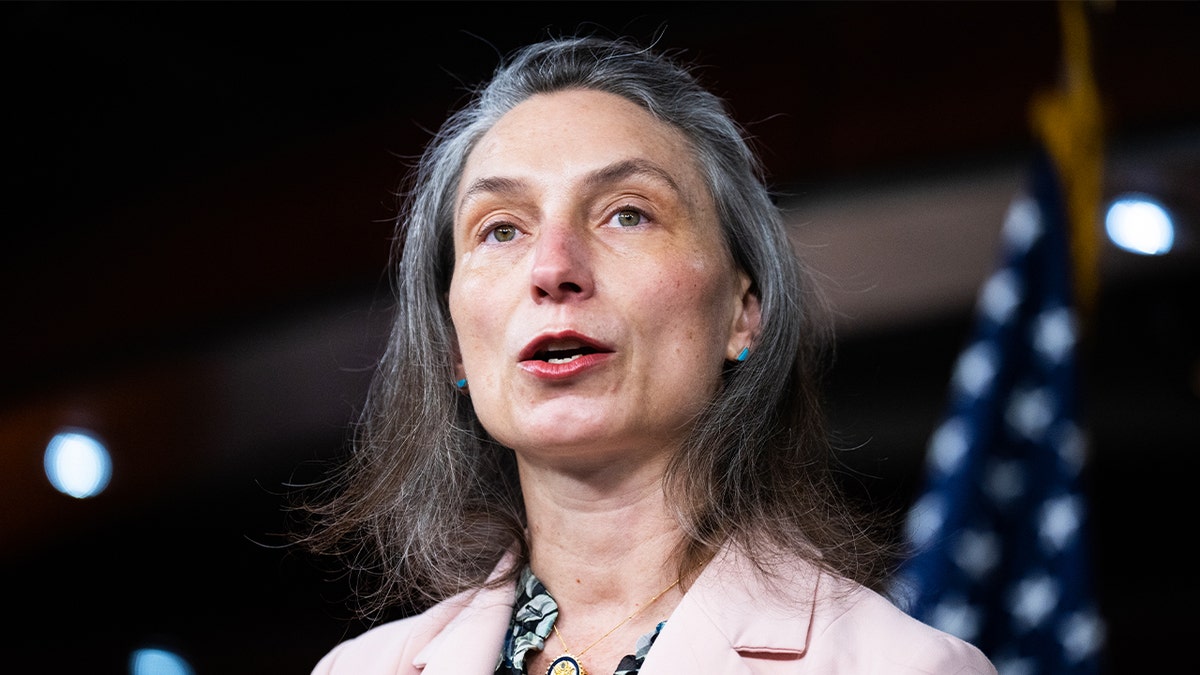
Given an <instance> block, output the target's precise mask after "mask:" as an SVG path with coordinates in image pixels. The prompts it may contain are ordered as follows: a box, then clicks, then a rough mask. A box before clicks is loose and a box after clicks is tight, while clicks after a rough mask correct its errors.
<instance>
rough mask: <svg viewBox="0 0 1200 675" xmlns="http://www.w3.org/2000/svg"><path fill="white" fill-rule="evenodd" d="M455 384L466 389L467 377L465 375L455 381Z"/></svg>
mask: <svg viewBox="0 0 1200 675" xmlns="http://www.w3.org/2000/svg"><path fill="white" fill-rule="evenodd" d="M454 386H455V387H458V388H459V389H466V388H467V378H465V377H464V378H463V379H461V380H459V381H457V382H455V383H454Z"/></svg>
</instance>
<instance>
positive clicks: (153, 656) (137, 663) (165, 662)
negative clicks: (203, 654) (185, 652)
mask: <svg viewBox="0 0 1200 675" xmlns="http://www.w3.org/2000/svg"><path fill="white" fill-rule="evenodd" d="M195 672H196V671H194V670H192V667H191V666H190V665H188V662H187V661H185V660H184V658H183V657H182V656H180V655H178V654H176V653H174V652H170V651H167V650H165V649H139V650H137V651H136V652H134V653H133V658H131V659H130V663H129V673H130V675H195Z"/></svg>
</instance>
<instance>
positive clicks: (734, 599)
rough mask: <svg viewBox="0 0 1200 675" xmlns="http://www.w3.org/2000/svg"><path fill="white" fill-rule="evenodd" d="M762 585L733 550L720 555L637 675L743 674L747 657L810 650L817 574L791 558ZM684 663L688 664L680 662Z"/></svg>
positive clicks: (799, 653)
mask: <svg viewBox="0 0 1200 675" xmlns="http://www.w3.org/2000/svg"><path fill="white" fill-rule="evenodd" d="M770 572H771V575H772V576H771V577H770V578H766V577H765V575H763V574H762V573H760V572H759V571H758V569H757V568H756V566H755V564H754V563H753V562H752V561H750V559H749V558H747V557H746V556H745V555H743V554H742V553H741V552H739V551H737V550H736V549H734V548H725V549H723V550H722V551H720V552H719V553H718V554H717V556H716V557H715V558H714V559H713V561H712V562H710V563H709V564H708V566H707V567H705V569H704V571H703V572H701V573H700V576H699V577H698V578H697V579H696V581H695V583H694V584H693V585H692V587H691V588H689V589H688V591H687V593H686V594H684V596H683V600H681V601H680V603H679V605H678V606H677V607H676V608H675V611H674V612H673V613H672V614H671V617H670V618H669V619H668V620H667V625H666V626H665V627H664V628H663V631H662V633H660V634H659V636H658V639H657V640H656V641H655V644H654V649H652V650H650V653H649V654H648V655H647V657H646V661H645V662H644V663H643V664H642V670H641V671H640V672H641V675H659V674H669V673H677V672H680V670H681V668H682V669H683V670H687V665H688V663H701V664H706V665H707V666H709V667H712V668H713V670H712V672H721V673H740V672H748V671H749V669H750V668H751V665H750V663H749V662H748V661H747V660H746V657H751V658H752V657H755V656H758V657H760V658H768V659H770V658H773V657H774V658H779V657H785V658H788V657H790V658H796V657H800V656H802V655H803V654H804V652H805V651H807V649H808V641H809V633H810V626H811V625H812V620H813V613H814V611H815V609H816V605H817V592H818V585H819V583H820V582H821V580H822V574H821V572H820V571H819V570H818V569H817V568H816V567H815V566H813V565H811V564H810V563H808V562H806V561H802V560H799V559H795V558H789V559H787V561H786V562H785V563H783V564H779V565H777V566H775V567H773V568H772V569H771V570H770ZM683 655H686V659H687V661H688V663H682V662H679V661H678V659H679V658H680V657H682V656H683Z"/></svg>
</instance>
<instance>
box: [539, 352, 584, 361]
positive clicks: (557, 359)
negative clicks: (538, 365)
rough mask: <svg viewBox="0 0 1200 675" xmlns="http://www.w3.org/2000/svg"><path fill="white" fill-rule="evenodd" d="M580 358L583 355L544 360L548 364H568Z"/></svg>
mask: <svg viewBox="0 0 1200 675" xmlns="http://www.w3.org/2000/svg"><path fill="white" fill-rule="evenodd" d="M580 356H583V355H582V354H572V355H570V356H563V357H553V356H552V357H550V358H548V359H546V361H547V362H548V363H570V362H571V361H574V360H575V359H577V358H579V357H580Z"/></svg>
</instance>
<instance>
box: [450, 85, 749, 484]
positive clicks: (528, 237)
mask: <svg viewBox="0 0 1200 675" xmlns="http://www.w3.org/2000/svg"><path fill="white" fill-rule="evenodd" d="M454 249H455V258H456V260H455V266H454V276H453V280H452V282H451V285H450V296H449V301H450V314H451V318H452V320H453V322H454V329H455V331H456V334H457V338H458V348H459V353H460V356H461V361H460V362H459V369H460V373H459V374H460V376H462V377H466V378H467V379H468V382H469V391H470V396H471V400H472V403H473V404H474V407H475V411H476V414H477V415H478V417H479V419H480V421H481V422H482V424H483V426H484V428H485V429H487V430H488V432H489V433H490V434H491V435H492V436H493V437H495V438H496V439H497V440H498V441H500V442H501V443H503V444H504V445H507V446H508V447H511V448H513V449H515V450H517V451H518V454H519V456H520V457H522V459H523V460H524V461H543V462H563V461H567V462H576V463H582V464H579V465H580V466H586V465H587V464H588V463H593V462H597V461H603V460H604V459H612V458H615V457H621V458H628V457H632V456H635V455H636V454H637V453H643V454H644V453H651V454H654V453H669V452H671V451H673V450H674V448H675V447H676V446H677V444H678V441H679V440H680V438H681V437H682V435H683V434H685V433H686V431H687V429H688V427H689V424H690V420H691V419H692V418H693V417H694V416H695V415H697V414H698V413H700V412H701V410H702V408H703V406H704V404H705V403H706V402H707V401H708V400H709V399H710V398H711V396H712V395H713V393H714V392H715V390H716V387H717V386H718V382H719V378H720V373H721V369H722V365H723V362H724V361H725V360H726V359H733V358H735V356H736V355H737V353H738V352H739V351H741V349H742V348H743V347H746V346H749V344H750V341H751V335H752V332H753V331H754V330H755V329H756V328H757V321H758V302H757V299H756V298H755V297H754V296H753V295H751V294H750V293H749V292H748V287H749V280H748V278H747V277H746V275H745V274H744V273H742V272H741V271H740V270H739V269H737V268H736V267H735V265H734V263H733V261H732V259H731V256H730V255H729V253H728V251H727V250H726V247H725V245H724V243H723V238H722V234H721V230H720V227H719V225H718V223H717V218H716V213H715V209H714V205H713V200H712V197H711V196H710V195H709V192H708V190H707V188H706V186H705V183H704V181H703V179H702V177H701V174H700V171H699V168H698V165H697V162H696V160H695V158H694V157H693V156H692V153H691V150H690V148H689V146H688V143H687V141H686V139H685V138H684V136H683V135H682V134H681V133H679V132H678V131H676V130H675V129H674V128H673V127H670V126H668V125H666V124H663V123H662V122H659V121H658V120H656V119H654V118H653V117H652V116H650V115H649V114H648V113H647V112H645V111H643V110H642V109H641V108H639V107H638V106H636V105H634V104H632V103H630V102H629V101H626V100H625V99H623V98H621V97H619V96H616V95H613V94H608V93H602V92H596V91H588V90H572V91H564V92H557V93H553V94H544V95H537V96H534V97H533V98H530V99H528V100H526V101H525V102H524V103H522V104H521V105H519V106H517V107H516V108H514V109H513V110H511V111H510V112H508V113H507V114H506V115H505V116H504V117H502V118H501V119H500V121H499V122H498V123H497V124H496V125H495V126H494V127H493V128H492V129H491V130H490V131H489V132H488V133H487V134H486V135H485V136H484V137H483V138H482V139H481V140H480V142H479V143H478V145H477V146H476V147H475V149H474V150H473V151H472V153H471V154H470V156H469V157H468V159H467V163H466V168H465V171H464V173H463V176H462V181H461V184H460V185H459V190H458V195H457V202H456V212H455V218H454ZM631 453H633V454H632V455H631Z"/></svg>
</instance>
